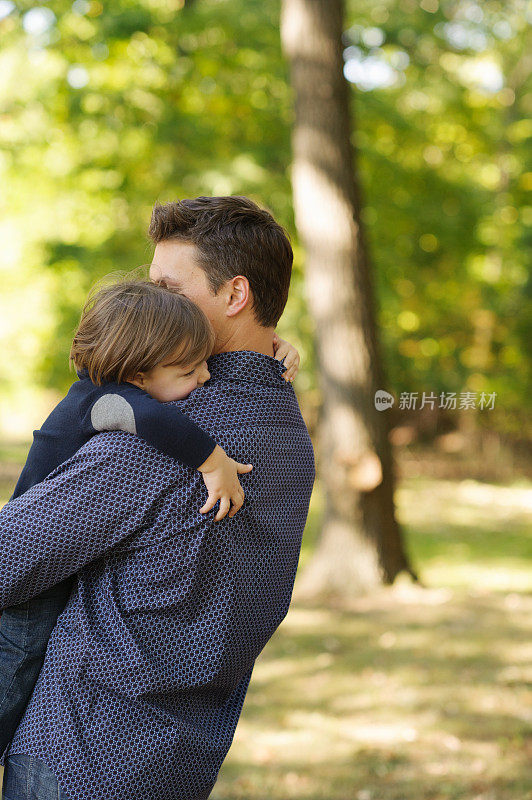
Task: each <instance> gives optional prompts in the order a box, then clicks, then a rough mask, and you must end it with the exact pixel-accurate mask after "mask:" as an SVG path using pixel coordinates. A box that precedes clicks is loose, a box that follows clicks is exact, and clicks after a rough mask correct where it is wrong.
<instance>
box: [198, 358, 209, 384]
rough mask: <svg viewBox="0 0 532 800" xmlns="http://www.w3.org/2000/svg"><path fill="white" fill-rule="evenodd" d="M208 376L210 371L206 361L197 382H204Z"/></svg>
mask: <svg viewBox="0 0 532 800" xmlns="http://www.w3.org/2000/svg"><path fill="white" fill-rule="evenodd" d="M210 377H211V373H210V372H209V370H208V369H207V363H205V366H204V367H203V369H202V370H201V374H200V379H199V382H200V383H205V382H206V381H208V380H209V378H210Z"/></svg>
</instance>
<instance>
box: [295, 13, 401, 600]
mask: <svg viewBox="0 0 532 800" xmlns="http://www.w3.org/2000/svg"><path fill="white" fill-rule="evenodd" d="M342 30H343V2H342V0H283V6H282V15H281V38H282V43H283V49H284V52H285V55H286V57H287V58H288V61H289V64H290V71H291V80H292V87H293V92H294V103H295V124H294V128H293V137H292V146H293V165H292V184H293V192H294V208H295V216H296V225H297V228H298V231H299V234H300V236H301V239H302V242H303V244H304V246H305V249H306V272H305V275H306V279H305V280H306V292H307V299H308V302H309V308H310V311H311V314H312V315H313V317H314V320H315V324H316V335H317V363H318V370H319V375H320V384H321V391H322V398H323V405H322V413H321V425H320V443H319V445H320V446H319V455H320V459H319V465H318V470H319V475H320V477H321V482H322V484H323V487H324V490H325V516H324V520H323V527H322V531H321V536H320V540H319V543H318V546H317V548H316V551H315V553H314V555H313V558H312V560H311V562H310V563H309V565H308V567H307V568H306V570H305V571H304V572H303V573H302V575H301V577H300V579H299V580H298V583H297V584H296V596H298V597H305V596H310V597H317V596H338V595H341V596H345V595H352V594H356V593H363V592H367V591H369V590H371V589H372V588H374V587H376V586H378V585H381V584H382V583H391V582H393V580H394V579H395V577H396V576H397V574H398V573H399V572H401V571H403V570H406V571H407V572H409V573H410V574H411V575H412V576H413V577H414V578H415V579H416V576H415V575H414V573H413V571H412V569H411V567H410V565H409V563H408V559H407V557H406V555H405V552H404V549H403V544H402V540H401V532H400V529H399V526H398V524H397V521H396V519H395V513H394V502H393V494H394V471H393V461H392V453H391V446H390V442H389V438H388V432H389V425H388V415H387V413H386V411H378V410H377V409H376V408H375V402H374V397H375V392H376V390H377V389H385V386H386V384H385V380H384V374H383V368H382V361H381V358H380V353H379V348H378V341H377V332H376V318H375V303H374V293H373V286H372V281H371V274H370V268H369V261H368V251H367V247H366V241H365V237H364V231H363V228H362V225H361V216H360V210H361V199H360V191H359V184H358V180H357V173H356V165H355V152H354V148H353V146H352V144H351V120H350V109H349V88H348V85H347V82H346V80H345V78H344V75H343V55H342V42H341V36H342Z"/></svg>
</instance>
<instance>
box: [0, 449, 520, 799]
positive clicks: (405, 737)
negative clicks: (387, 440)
mask: <svg viewBox="0 0 532 800" xmlns="http://www.w3.org/2000/svg"><path fill="white" fill-rule="evenodd" d="M25 452H26V450H25V449H24V448H19V449H17V448H14V449H13V448H11V449H10V451H9V452H7V451H6V450H4V452H0V458H3V461H2V464H3V469H4V473H2V474H4V480H3V483H0V489H1V490H2V496H3V498H4V499H7V496H9V493H10V491H11V490H12V485H9V478H8V477H5V475H10V474H12V473H13V472H16V473H17V474H18V469H19V466H17V465H18V463H19V462H20V458H21V456H22V458H23V457H24V455H25ZM10 470H11V472H10ZM15 479H16V474H15V475H14V477H13V480H15ZM531 488H532V487H531V485H530V483H528V482H526V481H523V480H521V481H516V482H514V483H512V484H507V485H495V484H490V483H485V482H480V481H473V480H460V481H453V480H441V479H439V480H436V479H431V478H426V477H423V478H421V477H409V478H407V479H404V480H403V481H402V482H401V485H400V487H399V489H398V491H397V497H396V501H397V511H398V516H399V519H400V521H401V524H402V526H403V530H404V534H405V542H406V546H407V548H408V551H409V554H410V557H411V559H412V562H413V564H414V565H415V567H416V569H417V570H418V571H419V573H420V574H421V577H422V579H423V582H424V584H425V586H426V588H421V587H418V586H416V585H413V584H412V583H411V582H410V581H409V580H407V579H406V578H404V579H399V580H398V581H397V582H396V584H395V585H394V586H392V587H387V588H383V589H382V590H379V591H378V592H376V593H375V594H373V595H371V596H370V597H362V598H353V599H352V600H350V601H349V602H348V603H346V604H345V607H342V608H322V607H318V606H313V605H311V604H308V605H302V604H293V605H292V607H291V609H290V612H289V614H288V616H287V617H286V619H285V620H284V622H283V623H282V625H281V626H280V628H279V629H278V630H277V631H276V633H275V635H274V636H273V638H272V639H271V641H270V642H269V643H268V645H267V646H266V648H265V649H264V651H263V652H262V653H261V655H260V656H259V658H258V659H257V662H256V665H255V669H254V673H253V678H252V681H251V685H250V689H249V691H248V695H247V698H246V702H245V704H244V710H243V713H242V717H241V719H240V722H239V725H238V727H237V731H236V735H235V739H234V742H233V746H232V747H231V750H230V751H229V755H228V757H227V759H226V761H225V763H224V765H223V767H222V769H221V772H220V775H219V779H218V782H217V784H216V787H215V789H214V791H213V794H212V800H291V799H292V798H294V800H295V799H296V798H297V800H526V798H528V797H530V796H532V779H531V776H530V770H529V764H530V757H531V756H532V747H531V741H532V737H531V736H530V734H531V732H532V711H531V710H530V709H531V708H532V704H531V702H530V701H531V699H532V693H531V691H530V685H531V681H532V648H531V645H530V641H531V640H530V628H531V620H532V575H531V572H532V571H531V570H530V557H531V555H532V553H531V541H530V535H529V533H528V531H529V530H530V515H531V508H530V497H531V495H532V492H531ZM319 517H320V496H319V493H316V494H315V497H314V498H313V502H312V507H311V512H310V515H309V522H308V526H307V530H306V532H305V538H304V547H303V551H302V556H301V569H304V566H305V563H306V562H307V561H308V559H309V558H310V556H311V554H312V548H313V544H314V542H315V539H316V537H317V535H318V531H319ZM527 525H528V528H527Z"/></svg>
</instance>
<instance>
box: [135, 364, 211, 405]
mask: <svg viewBox="0 0 532 800" xmlns="http://www.w3.org/2000/svg"><path fill="white" fill-rule="evenodd" d="M167 360H168V361H171V357H170V358H169V359H167ZM210 377H211V375H210V372H209V370H208V369H207V362H206V361H200V362H199V363H196V364H188V365H186V366H176V365H175V364H174V365H169V364H164V363H163V364H157V366H155V367H153V369H150V370H148V372H142V373H139V374H138V375H136V376H135V379H134V380H132V381H131V383H134V384H135V385H136V386H139V387H140V388H141V389H144V391H145V392H148V394H149V395H151V396H152V397H153V398H154V399H155V400H159V402H160V403H168V402H169V401H170V400H183V399H184V398H185V397H188V396H189V394H190V392H192V391H193V390H194V389H196V388H197V387H198V386H203V384H204V383H205V381H208V380H209V378H210Z"/></svg>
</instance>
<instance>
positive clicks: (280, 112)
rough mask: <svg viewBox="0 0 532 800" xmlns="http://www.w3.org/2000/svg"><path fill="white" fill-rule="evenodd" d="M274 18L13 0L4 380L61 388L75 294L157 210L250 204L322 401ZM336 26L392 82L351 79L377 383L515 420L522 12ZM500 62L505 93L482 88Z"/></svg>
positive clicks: (525, 171)
mask: <svg viewBox="0 0 532 800" xmlns="http://www.w3.org/2000/svg"><path fill="white" fill-rule="evenodd" d="M8 9H9V7H8V6H5V8H4V11H6V10H8ZM0 13H4V12H0ZM449 25H454V26H455V29H454V34H453V35H454V38H453V37H452V36H451V37H450V36H449V30H451V29H449V27H448V26H449ZM278 26H279V2H278V0H275V1H273V0H265V1H263V2H259V0H246V2H243V0H238V1H237V0H197V2H194V3H191V4H190V3H186V4H184V3H183V2H182V0H181V1H180V0H136V1H133V0H130V1H129V2H128V0H117V2H113V3H108V4H103V3H101V2H99V0H75V2H74V3H70V2H65V1H64V0H53V1H52V2H49V3H46V5H44V4H43V5H42V6H35V5H34V4H33V3H22V2H20V3H17V4H12V8H11V11H10V12H9V13H7V14H5V16H4V18H3V19H2V20H0V34H1V36H2V43H3V47H2V52H1V54H0V97H1V100H0V102H1V111H2V113H1V117H0V145H1V151H2V156H1V157H0V178H1V180H2V185H3V186H4V193H3V195H2V197H1V199H0V204H1V211H2V218H3V220H4V221H3V223H2V225H1V230H2V233H3V234H4V235H3V237H2V240H3V243H4V246H3V252H2V262H3V265H4V266H3V268H2V270H3V277H4V278H5V280H4V284H5V289H6V293H5V299H4V300H3V302H2V308H1V309H0V310H1V311H2V316H3V319H4V325H3V326H2V336H4V337H5V336H7V333H5V332H4V331H3V328H4V327H5V328H6V329H9V330H10V331H11V334H10V337H11V338H9V340H8V342H7V344H6V343H4V350H6V348H7V349H8V352H9V353H10V356H11V358H10V362H9V364H8V366H7V368H6V369H5V370H4V372H3V375H2V378H1V384H0V389H1V390H2V391H4V392H9V391H11V389H12V387H13V386H14V385H15V384H17V383H20V381H36V382H38V383H40V384H41V385H44V386H50V385H53V386H55V387H57V388H58V389H60V390H64V388H65V387H66V386H67V385H68V383H69V382H70V380H71V377H72V376H71V374H70V373H69V372H68V365H67V356H68V349H69V343H70V338H71V336H72V332H73V330H74V328H75V325H76V322H77V319H78V317H79V311H80V308H81V305H82V303H83V300H84V297H85V295H86V293H87V290H88V288H89V287H90V285H91V284H92V283H93V282H94V281H95V280H96V279H98V278H99V277H101V276H102V275H103V274H105V273H108V272H110V271H113V270H117V269H119V270H129V269H133V268H135V267H137V266H138V265H140V264H143V263H147V262H149V260H150V257H151V250H150V247H149V244H148V242H147V240H146V236H145V232H146V228H147V224H148V221H149V216H150V210H151V207H152V205H153V203H154V201H155V200H166V199H173V198H179V197H189V196H195V195H199V194H247V195H249V196H251V197H253V198H255V199H256V200H257V201H258V202H260V203H263V204H265V205H267V206H268V207H269V208H270V209H271V210H272V212H273V213H274V214H275V215H276V217H277V218H278V219H279V220H280V221H281V222H282V223H283V224H285V225H286V226H287V228H288V229H289V230H290V232H291V234H292V236H293V237H294V244H295V248H296V269H295V274H294V280H293V286H292V292H291V299H290V302H289V306H288V308H287V311H286V314H285V316H284V318H283V320H282V322H281V325H280V331H281V334H282V335H285V336H287V337H289V338H291V339H292V340H293V341H294V342H295V344H296V345H298V346H299V347H300V348H301V350H302V353H303V363H304V368H303V370H302V374H301V375H300V376H299V378H298V381H299V388H300V389H301V391H302V395H304V397H305V400H306V402H307V403H309V404H310V405H312V404H316V402H317V389H316V382H315V376H314V371H313V348H312V321H311V320H310V319H309V317H308V314H307V311H306V306H305V301H304V292H303V269H302V268H303V262H304V257H303V253H302V252H301V249H300V248H299V246H298V244H297V238H296V237H295V231H294V225H293V217H292V210H291V197H290V184H289V164H290V125H291V120H292V102H291V91H290V88H289V84H288V75H287V68H286V65H285V63H284V61H283V59H282V56H281V49H280V42H279V33H278ZM346 26H347V27H348V30H347V31H346V35H345V44H346V47H352V48H353V47H354V48H358V57H359V58H367V57H368V56H370V57H373V58H377V59H380V60H381V61H385V62H387V63H388V64H389V65H390V66H392V67H393V69H395V72H396V73H397V75H398V76H399V80H398V81H397V82H396V83H395V84H394V85H391V86H389V87H388V88H374V89H372V90H363V89H361V90H358V89H356V88H354V90H353V95H354V98H353V99H354V107H353V112H354V114H353V115H354V123H355V129H354V142H355V144H356V146H357V148H358V151H359V168H360V174H361V179H362V185H363V196H364V198H365V208H364V221H365V223H366V226H367V229H368V237H369V242H370V247H371V255H372V258H373V262H374V265H375V273H376V286H377V291H378V298H379V307H380V313H379V323H380V329H381V337H382V340H383V347H384V355H385V361H386V369H387V374H388V380H389V386H388V387H387V388H391V389H392V390H393V391H394V392H395V393H396V394H398V393H399V392H400V391H408V392H412V391H420V392H421V391H434V392H436V393H437V392H440V391H458V392H460V391H465V390H470V391H478V392H480V391H488V392H493V391H495V392H497V393H498V397H497V401H496V410H495V411H491V412H489V422H490V424H495V425H497V426H499V427H501V428H506V429H510V430H514V431H517V430H519V428H520V425H521V424H522V422H521V420H522V412H521V409H522V408H523V407H524V406H525V405H526V401H527V397H528V393H529V391H530V388H531V386H530V369H529V367H528V366H527V361H526V358H525V352H526V344H527V342H528V341H530V338H531V333H532V331H531V321H530V317H527V316H526V303H525V300H526V299H527V297H528V298H530V294H531V290H532V285H531V282H530V279H529V278H528V283H527V274H528V272H527V263H526V252H527V245H529V244H530V236H529V234H528V237H529V238H528V239H527V234H526V233H525V231H526V224H527V222H530V219H531V213H532V212H531V210H530V206H526V204H525V192H526V189H527V188H530V185H531V184H532V173H531V171H530V164H529V163H527V149H526V148H527V142H528V139H529V137H530V133H531V130H532V126H531V125H530V122H529V119H528V117H529V114H530V105H531V98H532V95H531V93H530V88H529V87H528V88H527V83H526V79H527V74H526V63H525V62H524V54H525V52H526V47H527V42H526V12H525V6H524V3H523V2H522V0H513V2H511V3H507V2H504V3H503V2H495V0H490V2H486V3H483V4H482V7H480V5H478V4H476V3H474V2H472V0H447V1H446V2H443V1H442V2H440V3H438V2H436V0H423V2H421V3H418V2H414V1H413V0H381V1H380V2H373V0H372V1H371V2H369V0H364V2H359V0H357V2H356V3H354V2H349V3H348V4H347V19H346ZM445 26H447V27H445ZM456 26H458V27H456ZM368 31H369V34H368ZM372 31H373V33H372ZM464 31H465V33H466V34H467V35H465V34H464ZM460 36H462V40H460ZM464 36H465V39H464ZM468 37H469V38H468ZM475 37H476V38H475ZM380 39H382V41H381V43H380V44H375V42H378V41H379V40H380ZM453 42H454V44H453ZM464 42H465V44H464ZM475 48H476V49H475ZM350 52H356V51H346V57H347V58H349V53H350ZM407 57H408V58H407ZM406 61H408V64H406ZM394 65H395V66H394ZM493 65H495V67H494V66H493ZM495 68H497V69H498V70H499V71H500V74H501V76H502V81H503V83H502V85H501V88H499V89H496V90H494V89H493V87H492V88H490V89H487V88H485V87H484V88H482V85H481V84H482V75H483V72H484V73H487V74H491V73H493V69H495ZM490 70H491V73H490ZM479 75H480V84H479V77H478V76H479ZM475 76H476V77H475ZM497 408H498V409H499V410H497ZM479 416H482V415H479ZM483 419H484V420H487V419H488V417H487V416H486V414H484V416H483Z"/></svg>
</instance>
